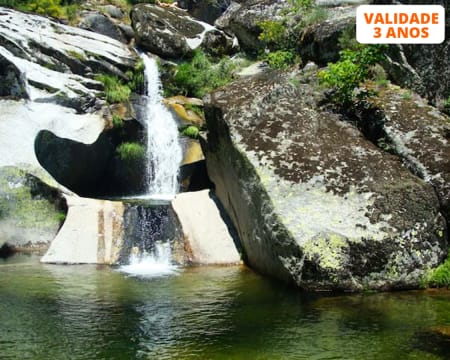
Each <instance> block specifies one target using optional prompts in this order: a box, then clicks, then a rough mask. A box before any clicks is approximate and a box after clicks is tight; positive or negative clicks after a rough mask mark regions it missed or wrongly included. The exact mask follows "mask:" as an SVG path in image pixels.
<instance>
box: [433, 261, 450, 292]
mask: <svg viewBox="0 0 450 360" xmlns="http://www.w3.org/2000/svg"><path fill="white" fill-rule="evenodd" d="M429 282H430V284H431V285H433V286H437V287H447V288H448V287H450V253H449V256H448V258H447V260H445V262H444V263H443V264H441V265H439V266H438V267H437V268H436V269H435V270H434V271H433V272H432V274H431V276H430V279H429Z"/></svg>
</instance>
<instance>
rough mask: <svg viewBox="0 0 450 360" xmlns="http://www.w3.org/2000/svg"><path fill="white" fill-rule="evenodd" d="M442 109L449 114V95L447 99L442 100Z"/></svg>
mask: <svg viewBox="0 0 450 360" xmlns="http://www.w3.org/2000/svg"><path fill="white" fill-rule="evenodd" d="M444 111H445V112H446V113H448V114H450V96H449V97H448V99H447V100H445V102H444Z"/></svg>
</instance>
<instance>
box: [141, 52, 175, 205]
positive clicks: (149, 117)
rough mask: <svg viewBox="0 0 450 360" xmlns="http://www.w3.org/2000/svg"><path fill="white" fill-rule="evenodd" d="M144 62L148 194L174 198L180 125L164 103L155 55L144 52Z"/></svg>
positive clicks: (149, 195) (157, 197) (155, 196)
mask: <svg viewBox="0 0 450 360" xmlns="http://www.w3.org/2000/svg"><path fill="white" fill-rule="evenodd" d="M141 57H142V60H143V61H144V65H145V89H146V94H145V95H146V96H145V99H146V106H145V114H144V116H145V119H146V123H147V169H146V170H147V171H146V183H147V194H146V195H147V196H148V197H150V198H154V199H155V198H156V199H168V200H170V199H172V198H173V197H174V196H175V194H176V193H177V191H178V181H177V177H178V169H179V166H180V163H181V160H182V150H181V146H180V143H179V140H178V126H177V124H176V122H175V119H174V117H173V116H172V114H171V113H170V111H169V110H168V109H167V108H166V107H165V106H164V104H163V103H162V100H163V97H162V94H161V93H162V86H161V80H160V78H159V72H158V65H157V63H156V60H155V59H152V58H149V57H148V56H147V55H145V54H141Z"/></svg>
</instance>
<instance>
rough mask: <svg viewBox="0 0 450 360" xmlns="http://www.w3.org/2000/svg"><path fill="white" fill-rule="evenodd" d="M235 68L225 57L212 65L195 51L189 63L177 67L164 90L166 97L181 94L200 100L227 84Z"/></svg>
mask: <svg viewBox="0 0 450 360" xmlns="http://www.w3.org/2000/svg"><path fill="white" fill-rule="evenodd" d="M235 67H236V66H235V65H234V64H233V63H232V62H230V61H229V58H226V57H225V58H223V59H222V60H220V62H219V63H218V64H213V63H212V62H211V60H210V59H209V58H208V57H207V56H206V55H205V54H204V53H203V52H202V51H200V50H197V51H196V52H195V53H194V56H193V58H192V59H191V60H190V61H186V62H183V63H181V64H180V65H179V66H178V67H177V70H176V72H175V75H174V76H173V78H172V81H171V82H170V84H169V85H168V86H167V88H166V95H178V94H183V95H186V96H194V97H199V98H201V97H202V96H203V95H205V94H207V93H208V92H210V91H212V90H213V89H215V88H218V87H221V86H223V85H225V84H227V83H229V82H230V81H231V79H232V74H233V70H234V69H235Z"/></svg>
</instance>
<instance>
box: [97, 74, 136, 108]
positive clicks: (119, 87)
mask: <svg viewBox="0 0 450 360" xmlns="http://www.w3.org/2000/svg"><path fill="white" fill-rule="evenodd" d="M95 80H98V81H100V82H102V83H103V85H104V86H105V95H106V101H108V102H109V103H110V104H112V103H119V102H125V101H127V100H128V99H129V97H130V94H131V89H130V88H129V86H127V85H125V84H123V83H122V81H121V80H120V79H119V78H118V77H117V76H115V75H107V74H101V75H97V76H96V77H95Z"/></svg>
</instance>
